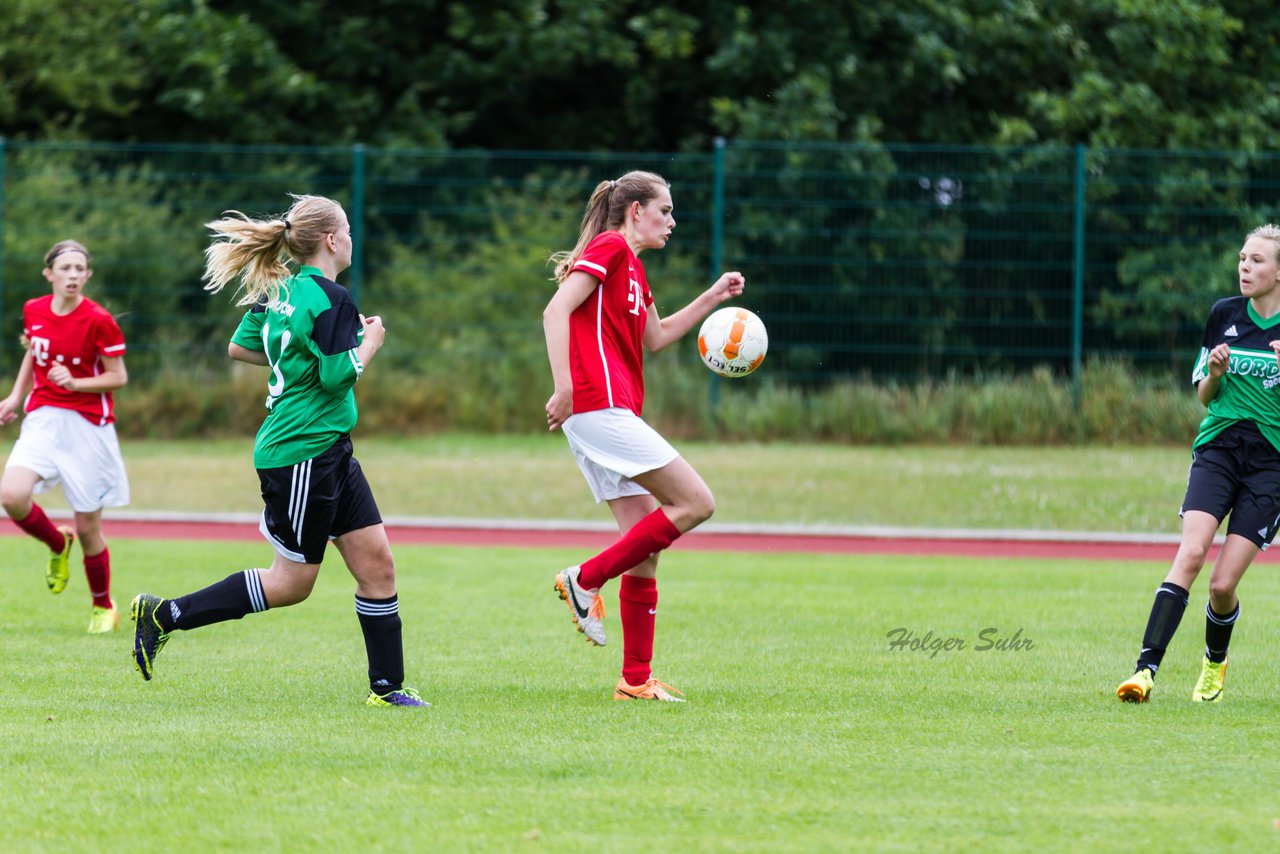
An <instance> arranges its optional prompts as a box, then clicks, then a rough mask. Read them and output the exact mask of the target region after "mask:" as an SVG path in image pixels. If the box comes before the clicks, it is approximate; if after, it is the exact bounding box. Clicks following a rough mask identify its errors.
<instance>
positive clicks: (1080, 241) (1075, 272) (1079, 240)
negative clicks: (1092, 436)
mask: <svg viewBox="0 0 1280 854" xmlns="http://www.w3.org/2000/svg"><path fill="white" fill-rule="evenodd" d="M1075 153H1076V157H1075V173H1076V174H1075V179H1076V180H1075V223H1074V227H1073V228H1072V248H1073V254H1072V259H1071V390H1072V394H1073V396H1074V397H1075V404H1076V409H1077V410H1079V409H1080V398H1081V389H1080V385H1081V374H1082V373H1083V369H1082V366H1081V360H1082V357H1083V351H1084V213H1085V198H1084V196H1085V147H1084V144H1083V143H1079V142H1077V143H1076V147H1075Z"/></svg>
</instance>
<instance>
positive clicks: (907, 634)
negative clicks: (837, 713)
mask: <svg viewBox="0 0 1280 854" xmlns="http://www.w3.org/2000/svg"><path fill="white" fill-rule="evenodd" d="M888 638H889V651H890V652H924V653H928V654H929V657H930V658H937V657H938V653H940V652H961V651H963V650H966V649H970V648H972V650H973V651H974V652H1020V651H1022V650H1030V649H1035V648H1036V642H1035V641H1033V640H1032V639H1031V638H1029V637H1026V636H1024V635H1023V634H1022V629H1021V628H1019V629H1018V630H1017V631H1015V632H1014V633H1013V634H1012V635H1009V634H1003V635H1002V634H1001V632H1000V629H999V628H997V627H995V626H989V627H987V628H985V629H982V630H981V631H979V632H978V640H977V642H976V643H975V644H973V646H972V647H970V646H969V642H968V641H967V640H965V639H964V638H962V637H957V636H955V635H951V636H949V637H948V636H943V635H937V636H935V635H934V634H933V630H932V629H929V630H928V631H926V632H925V633H924V634H923V635H918V634H916V633H915V632H914V631H912V630H911V629H908V628H903V627H898V628H896V629H890V630H889V634H888Z"/></svg>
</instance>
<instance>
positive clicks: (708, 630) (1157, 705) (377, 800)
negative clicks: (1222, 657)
mask: <svg viewBox="0 0 1280 854" xmlns="http://www.w3.org/2000/svg"><path fill="white" fill-rule="evenodd" d="M112 554H113V558H114V561H113V562H114V564H115V567H116V569H115V579H116V583H115V586H116V593H117V597H118V599H120V600H123V601H126V602H127V600H128V597H130V596H131V595H132V594H133V593H134V592H135V591H137V590H140V589H146V590H150V591H153V592H156V593H160V594H168V595H173V594H177V593H181V592H186V591H188V590H190V589H192V588H195V587H198V586H202V585H204V584H206V583H209V582H212V581H214V580H217V579H220V578H222V577H224V576H225V575H227V574H229V573H230V572H232V571H235V570H237V569H240V568H243V567H246V566H253V565H257V564H259V563H261V562H262V561H264V560H265V559H266V558H267V556H268V555H267V550H266V548H265V547H264V546H263V545H261V544H255V543H246V544H226V543H205V542H199V543H197V542H185V543H184V542H166V543H148V542H142V541H136V540H126V539H118V540H115V541H113V543H112ZM574 557H576V555H575V554H574V553H572V552H568V551H559V550H546V551H524V550H514V549H479V548H474V549H473V548H426V547H402V548H399V549H398V550H397V561H398V566H399V578H400V596H401V603H402V604H401V607H402V613H403V616H404V620H405V640H406V657H407V661H408V669H409V673H410V682H411V684H415V685H416V686H417V687H419V688H420V689H422V690H423V693H424V694H425V695H426V696H427V697H428V698H429V699H430V700H431V701H432V702H433V703H434V706H433V708H432V709H430V710H428V711H426V712H425V713H412V712H408V713H406V712H402V711H399V710H377V709H369V708H366V707H364V706H363V705H361V704H360V701H361V700H362V698H363V693H364V689H365V680H364V678H363V676H364V659H363V649H362V646H361V642H360V635H359V629H358V627H357V623H356V619H355V616H354V613H353V607H352V588H353V585H352V583H351V581H350V579H349V577H348V576H347V575H346V573H345V572H344V571H343V570H342V568H341V565H340V563H339V562H338V561H337V560H336V558H331V560H330V562H328V563H326V566H325V569H324V571H323V572H322V573H321V576H320V580H319V582H318V584H317V587H316V590H315V592H314V594H313V595H312V598H311V599H310V600H309V601H307V602H305V603H303V604H302V605H300V606H297V607H294V608H289V609H282V610H281V611H279V612H275V611H272V612H268V613H266V614H259V615H254V616H250V617H248V618H246V619H245V620H244V621H243V622H239V623H230V624H223V625H218V626H212V627H208V628H205V629H201V630H198V631H195V632H192V633H190V634H187V633H177V634H175V636H174V637H173V639H172V640H171V641H170V643H169V645H168V646H167V647H166V648H165V650H164V651H163V653H162V654H161V656H160V658H159V659H158V663H157V675H156V678H155V680H154V681H153V682H150V683H144V682H143V681H142V680H141V678H140V677H139V676H138V675H137V674H136V672H135V671H134V669H133V666H132V664H131V662H130V659H129V656H128V648H129V646H130V635H129V632H128V631H127V629H128V624H126V626H125V627H124V629H125V630H123V631H121V632H119V633H117V634H116V635H114V636H111V637H90V636H88V635H85V634H83V630H84V625H83V624H84V622H85V621H86V618H87V613H86V612H87V597H86V595H85V590H84V581H83V577H82V576H79V575H78V574H73V581H72V584H71V586H70V587H69V588H68V590H67V592H66V593H64V594H63V595H62V596H60V597H51V596H50V595H49V594H48V593H47V592H46V591H45V590H44V586H43V581H42V578H41V574H40V571H39V563H40V558H41V554H40V549H39V547H38V546H36V545H34V544H33V543H31V542H29V541H27V540H25V539H21V538H17V537H3V538H0V560H3V564H4V566H6V567H7V568H8V571H7V572H5V573H4V574H3V576H2V582H0V583H2V584H3V587H2V588H0V589H3V592H4V594H5V600H6V601H7V602H8V603H9V606H10V607H9V611H8V617H7V619H6V650H5V652H6V654H5V656H4V658H3V662H2V663H0V673H2V674H3V684H4V685H5V689H4V691H3V692H0V743H3V745H4V754H5V762H4V765H5V770H4V772H3V788H4V797H3V798H0V826H3V827H5V828H8V829H9V831H8V835H7V838H6V839H5V842H4V848H5V849H6V850H11V851H55V850H56V851H87V850H103V849H106V850H113V849H125V848H131V849H138V850H161V849H163V850H170V849H175V850H186V851H193V852H195V851H208V850H254V851H257V850H268V851H299V850H307V851H330V850H356V849H371V850H393V849H401V848H408V847H412V848H415V849H421V850H427V851H530V852H532V851H544V850H545V851H584V852H586V851H592V852H594V851H633V850H637V849H655V850H663V849H670V850H688V851H755V852H779V851H797V852H801V851H803V852H812V851H903V852H908V851H910V852H915V851H921V850H948V851H982V852H988V851H1019V852H1021V851H1035V850H1044V851H1080V850H1102V849H1110V848H1116V847H1122V848H1123V847H1140V848H1143V849H1145V850H1150V851H1172V850H1223V849H1225V848H1228V847H1234V848H1236V849H1238V850H1261V849H1263V848H1264V847H1274V845H1275V844H1276V842H1277V841H1278V840H1280V831H1277V830H1276V820H1277V819H1280V806H1277V804H1276V800H1275V794H1274V792H1273V791H1272V787H1270V786H1268V785H1259V783H1260V782H1262V781H1266V780H1274V779H1277V778H1278V777H1280V756H1278V755H1277V753H1276V751H1275V750H1274V744H1275V734H1276V720H1277V718H1278V716H1280V672H1278V669H1277V665H1276V659H1275V656H1274V655H1273V651H1274V650H1275V649H1276V647H1277V644H1278V643H1280V628H1278V626H1280V620H1278V619H1277V617H1278V616H1280V615H1277V613H1276V607H1275V602H1276V601H1278V597H1280V581H1277V579H1276V577H1275V575H1274V574H1273V573H1269V572H1264V571H1260V572H1256V573H1254V574H1251V575H1250V576H1249V577H1248V578H1247V579H1246V581H1245V584H1244V585H1243V587H1242V590H1241V592H1242V596H1243V598H1244V617H1243V618H1242V620H1241V622H1240V624H1239V626H1238V628H1237V630H1236V633H1235V640H1234V643H1233V654H1232V661H1233V663H1232V670H1231V672H1230V674H1229V679H1228V683H1227V700H1226V702H1224V703H1223V704H1221V705H1217V706H1193V705H1192V704H1191V703H1190V702H1188V698H1189V695H1190V691H1191V687H1192V683H1193V680H1194V678H1195V676H1196V673H1197V672H1198V663H1199V657H1200V650H1201V648H1202V637H1203V623H1204V620H1203V617H1200V616H1198V615H1199V613H1200V604H1201V603H1202V602H1203V596H1204V589H1203V584H1204V582H1201V586H1199V587H1198V588H1197V590H1196V591H1194V592H1193V601H1192V607H1191V608H1189V609H1188V615H1187V617H1186V619H1185V620H1184V622H1183V626H1182V631H1181V633H1180V634H1179V636H1178V638H1177V639H1176V640H1175V642H1174V646H1173V648H1172V650H1171V651H1170V654H1169V656H1168V658H1167V659H1166V662H1165V667H1164V668H1163V669H1162V670H1161V673H1160V678H1159V680H1158V683H1157V688H1156V693H1155V695H1154V698H1153V700H1152V702H1151V703H1149V704H1147V705H1144V706H1128V705H1123V704H1121V703H1119V702H1118V701H1116V699H1115V697H1114V695H1113V693H1112V691H1113V690H1114V687H1115V685H1116V684H1117V682H1118V681H1119V680H1120V679H1121V678H1123V677H1124V676H1125V675H1126V674H1127V673H1128V669H1129V668H1130V667H1131V666H1132V662H1133V659H1134V657H1135V655H1136V652H1137V646H1138V642H1139V640H1140V636H1141V630H1142V626H1143V623H1144V621H1145V618H1146V612H1147V609H1148V608H1149V606H1150V595H1151V591H1152V590H1153V589H1154V587H1155V585H1156V583H1157V582H1158V580H1159V579H1160V577H1162V576H1163V572H1164V566H1163V565H1155V564H1141V563H1132V564H1126V563H1092V564H1091V563H1083V562H1053V561H1025V562H1019V561H1009V560H991V561H982V560H963V559H949V558H943V557H938V558H883V557H876V556H857V557H850V556H836V555H803V554H791V555H784V554H736V553H735V554H730V553H713V552H681V551H680V550H679V547H678V546H677V547H676V549H674V550H673V551H672V552H670V553H669V554H668V555H667V556H666V557H664V559H663V574H664V580H663V582H662V602H661V611H660V613H661V616H660V618H659V636H658V654H657V659H656V661H655V673H656V675H658V676H659V677H660V678H662V679H663V680H664V681H668V682H670V683H672V684H674V685H676V686H678V687H680V688H681V689H682V690H684V691H685V692H686V693H687V694H688V697H689V703H688V704H687V705H681V706H676V705H667V704H639V703H626V704H624V703H614V702H612V701H610V699H609V696H610V688H611V686H612V683H613V682H614V680H615V679H616V675H617V667H618V662H619V656H620V643H619V642H620V632H619V627H618V623H617V621H616V614H615V612H616V607H610V614H609V618H608V620H607V627H608V628H609V630H610V632H611V638H612V640H611V644H610V646H609V647H607V648H605V649H603V650H601V649H595V648H592V647H590V646H589V645H587V644H586V643H585V642H584V641H582V640H581V637H580V636H579V635H577V634H576V633H575V632H574V631H573V629H572V625H571V623H570V622H569V619H568V614H567V611H566V609H565V607H564V605H563V604H562V603H561V602H560V601H558V600H557V599H556V597H555V595H554V593H553V592H552V591H551V583H550V582H551V575H552V573H553V572H554V571H555V570H556V569H558V568H560V567H561V566H563V565H565V564H566V563H569V562H571V561H572V559H573V558H574ZM615 603H616V594H614V592H613V590H609V591H606V604H607V605H611V606H612V605H614V604H615ZM894 629H906V630H908V631H910V632H912V633H913V634H914V635H916V636H923V635H925V634H926V633H929V632H931V633H932V636H933V638H950V637H955V638H960V639H961V640H963V641H965V643H966V647H965V648H964V649H953V650H951V651H948V652H939V653H938V654H936V655H934V654H932V653H931V652H928V651H915V652H913V651H910V650H893V649H891V648H890V645H889V640H890V637H889V636H890V633H891V632H892V631H893V630H894ZM988 629H991V630H993V631H991V632H987V633H986V635H985V636H987V637H999V638H1003V639H1010V638H1013V637H1014V636H1015V635H1017V638H1018V640H1019V641H1028V640H1029V641H1031V642H1032V644H1033V645H1032V646H1031V648H1025V647H1024V648H1021V649H1017V650H1013V649H1005V650H1000V649H990V650H986V651H979V650H978V649H977V647H978V646H980V645H981V638H982V637H983V636H984V635H983V633H984V630H988ZM1134 833H1141V834H1142V842H1141V844H1140V845H1132V846H1131V845H1130V844H1129V843H1130V842H1131V841H1132V839H1133V837H1132V836H1131V834H1134Z"/></svg>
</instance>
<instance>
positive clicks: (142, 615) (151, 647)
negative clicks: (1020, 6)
mask: <svg viewBox="0 0 1280 854" xmlns="http://www.w3.org/2000/svg"><path fill="white" fill-rule="evenodd" d="M164 601H165V600H163V599H161V598H160V597H159V596H152V595H151V594H150V593H139V594H138V595H137V596H134V597H133V604H132V605H130V606H129V615H130V617H132V618H133V623H134V630H133V663H134V666H136V667H137V668H138V672H139V673H141V674H142V678H143V679H148V680H149V679H151V676H152V674H153V672H154V670H155V663H156V656H157V655H159V654H160V650H162V649H164V645H165V643H166V642H167V641H168V640H169V633H168V632H166V631H165V630H164V629H163V628H161V627H160V621H159V620H157V619H156V609H158V608H159V607H160V606H161V605H163V604H164Z"/></svg>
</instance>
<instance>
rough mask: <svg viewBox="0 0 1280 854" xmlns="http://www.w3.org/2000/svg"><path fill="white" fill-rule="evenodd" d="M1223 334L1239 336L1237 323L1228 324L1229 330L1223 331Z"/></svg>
mask: <svg viewBox="0 0 1280 854" xmlns="http://www.w3.org/2000/svg"><path fill="white" fill-rule="evenodd" d="M1222 334H1223V335H1224V336H1225V335H1231V336H1233V337H1234V336H1239V334H1240V333H1239V332H1237V331H1236V325H1235V324H1234V323H1233V324H1231V325H1230V326H1228V327H1227V331H1226V332H1224V333H1222Z"/></svg>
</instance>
